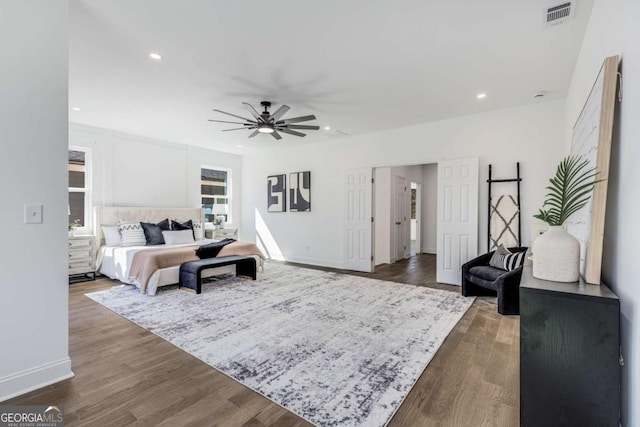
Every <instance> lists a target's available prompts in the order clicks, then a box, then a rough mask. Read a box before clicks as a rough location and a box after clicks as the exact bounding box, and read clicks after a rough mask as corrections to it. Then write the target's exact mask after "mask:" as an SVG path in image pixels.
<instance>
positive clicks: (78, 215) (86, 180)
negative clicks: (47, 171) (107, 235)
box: [69, 148, 91, 227]
mask: <svg viewBox="0 0 640 427" xmlns="http://www.w3.org/2000/svg"><path fill="white" fill-rule="evenodd" d="M89 159H90V153H89V151H88V150H85V149H81V148H70V149H69V224H72V223H76V224H78V226H79V227H88V226H90V224H91V222H90V214H91V192H90V189H91V185H90V182H91V176H90V174H89Z"/></svg>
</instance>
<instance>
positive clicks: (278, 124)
mask: <svg viewBox="0 0 640 427" xmlns="http://www.w3.org/2000/svg"><path fill="white" fill-rule="evenodd" d="M242 104H243V105H244V106H245V107H246V108H247V110H248V111H249V113H250V114H251V116H252V117H253V119H248V118H246V117H242V116H238V115H235V114H231V113H227V112H225V111H221V110H216V109H214V110H213V111H215V112H217V113H222V114H226V115H228V116H231V117H235V118H238V119H242V120H244V121H243V122H229V121H226V120H212V119H209V121H210V122H217V123H231V124H236V125H242V127H240V128H233V129H224V130H223V132H228V131H232V130H240V129H251V130H253V131H254V132H253V133H252V134H251V135H249V138H253V137H254V136H256V135H258V134H259V133H267V134H271V136H273V137H274V138H275V139H282V136H281V135H280V132H282V133H286V134H289V135H294V136H299V137H303V136H306V134H304V133H302V132H298V131H297V130H296V129H299V130H320V126H312V125H296V124H294V123H301V122H307V121H309V120H315V119H316V116H314V115H309V116H300V117H292V118H290V119H284V120H280V118H281V117H282V116H284V115H285V114H286V113H287V112H288V111H289V110H290V109H291V108H290V107H289V106H288V105H284V104H283V105H281V106H280V107H279V108H278V109H277V110H276V111H275V112H274V113H273V114H271V113H269V108H271V102H269V101H262V102H261V103H260V105H261V106H262V108H263V109H264V111H263V112H262V113H258V111H256V109H255V108H253V106H252V105H251V104H248V103H246V102H243V103H242Z"/></svg>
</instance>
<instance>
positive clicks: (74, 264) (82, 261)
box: [68, 235, 96, 283]
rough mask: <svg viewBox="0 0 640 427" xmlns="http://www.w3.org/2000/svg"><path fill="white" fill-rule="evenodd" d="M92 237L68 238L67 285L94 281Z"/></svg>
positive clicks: (94, 267) (94, 263) (94, 257)
mask: <svg viewBox="0 0 640 427" xmlns="http://www.w3.org/2000/svg"><path fill="white" fill-rule="evenodd" d="M94 242H95V239H94V236H91V235H84V236H69V246H68V250H69V283H77V282H84V281H86V280H95V279H96V261H95V260H96V256H95V246H94V245H95V243H94Z"/></svg>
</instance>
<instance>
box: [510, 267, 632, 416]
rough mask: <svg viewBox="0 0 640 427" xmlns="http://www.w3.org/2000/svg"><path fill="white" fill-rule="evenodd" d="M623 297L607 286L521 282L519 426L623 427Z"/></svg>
mask: <svg viewBox="0 0 640 427" xmlns="http://www.w3.org/2000/svg"><path fill="white" fill-rule="evenodd" d="M619 331H620V301H619V300H618V297H617V296H616V295H615V294H614V293H613V292H612V291H611V290H610V289H609V288H608V287H606V286H604V285H600V286H596V285H587V284H583V283H558V282H549V281H545V280H539V279H536V278H534V277H533V275H532V269H531V266H530V263H529V265H525V268H524V270H523V273H522V282H521V284H520V425H521V426H522V427H527V426H534V427H540V426H545V427H551V426H581V427H586V426H597V427H606V426H611V427H618V425H619V417H620V332H619Z"/></svg>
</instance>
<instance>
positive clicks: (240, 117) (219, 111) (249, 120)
mask: <svg viewBox="0 0 640 427" xmlns="http://www.w3.org/2000/svg"><path fill="white" fill-rule="evenodd" d="M213 111H215V112H216V113H222V114H226V115H227V116H232V117H236V118H238V119H242V120H246V121H247V122H252V121H253V120H251V119H247V118H246V117H242V116H236V115H235V114H231V113H227V112H226V111H222V110H216V109H214V110H213Z"/></svg>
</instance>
